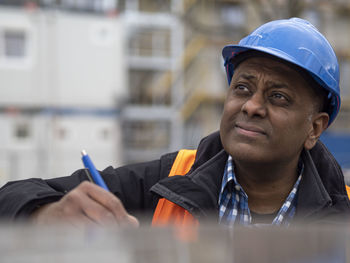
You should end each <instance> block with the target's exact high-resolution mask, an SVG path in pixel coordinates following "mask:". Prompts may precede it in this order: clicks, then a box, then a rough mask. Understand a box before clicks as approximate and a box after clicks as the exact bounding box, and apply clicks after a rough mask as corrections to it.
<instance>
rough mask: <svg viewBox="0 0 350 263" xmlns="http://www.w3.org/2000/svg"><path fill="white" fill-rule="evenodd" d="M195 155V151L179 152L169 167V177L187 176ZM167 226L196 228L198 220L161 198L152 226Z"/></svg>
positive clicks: (181, 208)
mask: <svg viewBox="0 0 350 263" xmlns="http://www.w3.org/2000/svg"><path fill="white" fill-rule="evenodd" d="M196 153H197V151H196V150H180V151H179V152H178V154H177V156H176V159H175V161H174V163H173V166H172V167H171V170H170V173H169V176H174V175H185V174H187V173H188V172H189V171H190V169H191V167H192V165H193V163H194V160H195V158H196ZM168 225H175V226H193V225H195V226H196V225H198V220H197V219H195V218H194V217H193V216H192V215H191V214H190V213H189V212H188V211H187V210H186V209H184V208H183V207H181V206H179V205H177V204H175V203H173V202H171V201H169V200H167V199H165V198H161V199H159V201H158V204H157V207H156V210H155V212H154V215H153V220H152V226H168Z"/></svg>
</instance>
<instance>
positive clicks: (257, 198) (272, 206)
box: [235, 159, 298, 214]
mask: <svg viewBox="0 0 350 263" xmlns="http://www.w3.org/2000/svg"><path fill="white" fill-rule="evenodd" d="M297 166H298V159H296V160H294V161H292V162H289V163H287V164H285V165H279V166H277V165H276V164H273V165H269V164H265V165H256V166H254V165H251V164H250V165H245V164H242V163H240V162H238V163H236V162H235V175H236V178H237V181H238V183H239V184H240V185H241V186H242V187H243V189H244V191H245V192H246V194H247V195H248V205H249V209H250V210H252V211H254V212H255V213H259V214H269V213H274V212H276V211H278V210H279V209H280V208H281V206H282V205H283V203H284V201H285V199H286V198H287V196H288V195H289V193H290V191H291V190H292V188H293V186H294V184H295V182H296V180H297V177H298V172H297Z"/></svg>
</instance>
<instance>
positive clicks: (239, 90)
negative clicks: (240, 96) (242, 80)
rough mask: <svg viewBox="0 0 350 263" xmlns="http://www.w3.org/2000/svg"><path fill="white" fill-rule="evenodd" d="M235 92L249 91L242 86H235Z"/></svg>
mask: <svg viewBox="0 0 350 263" xmlns="http://www.w3.org/2000/svg"><path fill="white" fill-rule="evenodd" d="M235 91H236V92H239V93H246V92H249V89H248V88H247V87H246V86H244V85H237V86H235Z"/></svg>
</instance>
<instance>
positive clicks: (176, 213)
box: [152, 150, 350, 226]
mask: <svg viewBox="0 0 350 263" xmlns="http://www.w3.org/2000/svg"><path fill="white" fill-rule="evenodd" d="M196 153H197V151H196V150H180V151H179V153H178V154H177V156H176V159H175V161H174V163H173V166H172V167H171V170H170V173H169V176H174V175H185V174H187V173H188V172H189V171H190V169H191V167H192V165H193V163H194V160H195V157H196ZM346 192H347V195H348V198H349V199H350V187H349V186H347V185H346ZM198 224H199V223H198V220H197V219H195V218H194V217H193V215H191V214H190V213H189V212H188V211H187V210H186V209H184V208H183V207H181V206H179V205H177V204H175V203H173V202H171V201H169V200H167V199H165V198H161V199H159V201H158V204H157V207H156V210H155V212H154V215H153V220H152V226H168V225H175V226H198Z"/></svg>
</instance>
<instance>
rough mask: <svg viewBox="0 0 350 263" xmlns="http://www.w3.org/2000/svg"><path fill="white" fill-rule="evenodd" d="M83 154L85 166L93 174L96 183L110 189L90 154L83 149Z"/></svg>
mask: <svg viewBox="0 0 350 263" xmlns="http://www.w3.org/2000/svg"><path fill="white" fill-rule="evenodd" d="M81 155H82V157H81V159H82V161H83V163H84V166H85V167H86V168H87V169H89V171H90V174H91V176H92V178H93V180H94V182H95V184H97V185H99V186H101V187H102V188H103V189H105V190H107V191H109V189H108V187H107V185H106V183H105V181H103V179H102V177H101V175H100V173H99V172H98V171H97V170H96V168H95V165H94V164H93V163H92V161H91V159H90V157H89V155H88V154H87V153H86V151H85V150H82V151H81Z"/></svg>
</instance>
